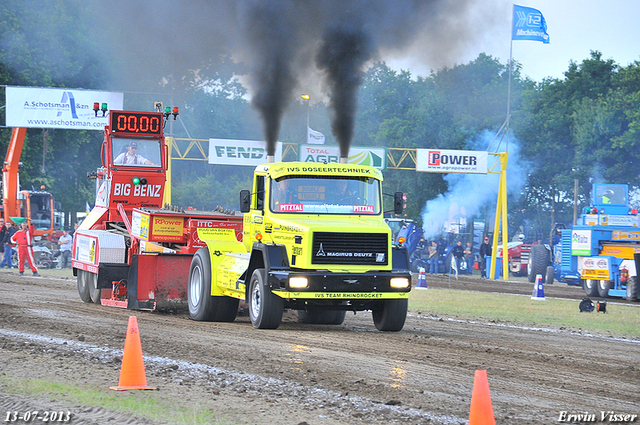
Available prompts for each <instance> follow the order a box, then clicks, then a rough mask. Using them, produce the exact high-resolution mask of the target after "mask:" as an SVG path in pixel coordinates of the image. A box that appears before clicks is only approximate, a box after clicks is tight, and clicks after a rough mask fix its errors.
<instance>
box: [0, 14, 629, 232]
mask: <svg viewBox="0 0 640 425" xmlns="http://www.w3.org/2000/svg"><path fill="white" fill-rule="evenodd" d="M45 9H46V10H45ZM41 13H47V14H48V15H51V14H57V15H56V16H57V19H59V21H60V24H59V25H60V28H62V27H64V28H65V29H66V31H68V32H71V34H68V33H66V34H65V35H64V36H65V37H74V43H68V44H62V43H56V41H55V40H54V39H52V37H50V36H48V35H47V34H45V32H46V31H45V30H46V28H39V27H38V20H37V19H34V20H32V21H30V22H23V21H21V20H18V19H17V17H16V16H15V15H14V14H13V11H12V10H11V8H10V7H9V6H5V7H3V8H0V38H2V39H3V40H5V42H3V43H1V44H0V85H3V86H4V85H15V86H36V87H69V88H84V89H95V90H113V91H124V92H125V108H126V109H139V110H151V109H152V105H153V101H156V100H162V101H164V102H165V104H171V105H172V106H178V107H179V108H180V120H179V122H176V123H173V125H172V127H171V133H172V135H173V136H175V137H192V138H202V139H208V138H230V139H250V140H262V139H263V135H262V125H261V123H260V119H259V116H258V114H257V113H256V112H255V110H254V109H253V108H252V107H251V104H250V101H248V100H247V99H248V98H249V96H248V93H247V91H246V89H245V87H243V86H242V84H240V82H239V79H238V77H237V76H238V75H241V74H242V69H240V68H239V66H237V65H236V64H234V62H233V61H232V60H231V59H230V57H224V56H221V57H218V58H213V59H211V58H208V59H207V60H206V62H203V64H202V67H201V69H199V70H197V72H194V71H193V70H191V71H182V73H180V72H179V71H176V72H175V73H173V74H171V75H166V76H165V78H163V79H162V81H157V80H151V79H146V78H145V77H144V75H141V76H140V80H139V81H138V82H136V83H137V84H136V87H139V90H135V92H134V91H127V90H118V89H117V88H114V87H111V86H110V85H109V81H110V79H109V78H105V75H108V74H109V73H115V72H117V70H116V69H110V68H109V63H108V62H106V61H105V60H104V59H103V58H101V57H100V56H98V55H91V54H87V53H86V52H88V51H91V50H90V49H83V46H84V44H89V43H91V40H90V39H88V36H87V34H90V31H88V28H86V27H83V26H82V25H78V24H77V23H73V13H71V12H70V11H68V10H64V5H62V4H57V5H55V6H48V7H45V8H43V10H42V11H41ZM49 17H50V16H49ZM65 22H66V23H67V24H69V25H67V26H65V25H64V24H65ZM28 31H31V32H33V33H35V34H36V35H38V34H40V33H41V36H39V37H38V36H36V37H33V34H31V37H29V38H27V37H25V36H24V34H25V33H26V32H28ZM34 40H35V41H34ZM53 44H55V46H53ZM53 48H55V49H56V55H55V56H52V55H50V54H46V50H47V49H53ZM54 58H55V59H54ZM508 66H509V64H506V63H501V62H500V61H499V60H498V59H497V58H494V57H492V56H490V55H487V54H484V53H481V54H479V55H478V57H477V58H476V59H474V60H472V61H470V62H468V63H465V64H457V65H454V66H451V67H445V68H441V69H438V70H434V71H432V72H431V74H430V75H428V76H414V75H412V74H411V73H410V72H409V71H406V70H402V71H396V70H393V69H391V68H390V67H389V66H387V65H386V64H385V63H384V62H379V63H375V64H372V65H371V66H370V67H369V68H368V69H367V70H366V72H365V74H364V78H363V84H362V86H361V87H360V90H359V99H358V112H357V117H356V122H355V134H354V139H353V141H352V146H368V147H387V148H394V147H395V148H439V149H469V148H470V147H474V148H476V149H477V150H481V149H482V150H484V149H486V148H487V147H488V146H487V145H486V143H485V145H484V146H483V145H482V143H479V142H478V140H485V139H486V134H495V133H497V131H498V130H499V129H500V128H501V126H502V125H503V124H504V123H505V120H506V112H507V90H508V82H509V81H508V79H509V75H510V73H509V68H508ZM511 66H512V69H511V71H512V72H511V78H512V81H511V96H510V112H511V117H510V119H509V137H510V138H511V140H512V142H510V143H513V144H514V146H515V145H517V146H518V150H519V155H518V158H519V161H520V163H518V164H515V163H514V166H516V165H517V166H525V165H526V167H524V168H525V169H526V173H525V176H524V184H523V185H522V187H520V188H518V190H517V191H515V192H512V193H510V194H509V225H510V226H512V227H513V229H510V233H511V232H514V231H516V229H518V228H520V227H522V228H524V229H527V228H530V229H538V230H540V231H542V232H543V234H548V233H549V230H550V228H551V225H552V221H556V222H563V223H567V224H569V223H571V221H572V216H573V208H574V182H575V180H577V181H578V182H579V186H578V193H577V200H578V208H579V209H581V208H582V207H584V206H587V205H588V202H589V201H588V200H589V196H590V190H591V184H592V183H598V182H605V183H626V184H629V185H630V187H631V188H632V189H633V190H635V191H637V190H638V186H639V185H638V173H639V172H640V169H639V168H638V167H637V164H638V162H639V160H640V150H638V149H637V147H638V144H639V143H640V62H638V61H636V62H634V63H632V64H629V65H626V66H621V65H618V64H617V63H616V62H615V61H614V60H613V59H603V55H602V53H601V52H598V51H593V52H591V54H590V56H589V57H588V58H585V59H583V60H582V61H580V62H571V63H570V64H569V66H568V69H567V71H565V73H564V78H562V79H558V78H545V79H543V80H542V81H540V82H536V81H532V80H531V79H529V78H528V77H526V76H523V75H522V69H521V66H520V64H518V63H517V62H514V63H513V64H512V65H511ZM0 91H4V87H1V88H0ZM301 93H302V91H301ZM3 94H4V93H3ZM297 100H298V101H295V100H294V101H292V103H291V105H290V107H289V109H288V110H287V111H286V113H285V115H284V118H283V121H282V126H281V131H280V138H279V139H280V141H281V142H291V143H301V144H302V143H304V142H305V138H306V118H307V113H308V114H309V121H310V123H311V127H312V128H314V129H315V130H317V131H321V132H322V133H324V134H325V136H326V137H327V144H335V140H334V138H333V137H332V135H331V124H330V120H329V112H328V111H327V109H326V107H325V106H324V105H323V104H322V103H312V104H310V105H307V104H306V103H305V102H304V100H302V99H297ZM307 108H308V109H307ZM4 115H5V109H4V108H2V109H0V122H2V121H3V120H4ZM10 135H11V129H9V128H0V152H6V149H7V146H8V143H9V139H10ZM102 137H103V134H102V132H99V131H84V130H82V131H78V130H52V129H50V130H42V129H29V130H28V131H27V138H26V141H25V146H24V150H23V152H22V162H23V166H22V167H21V169H20V171H21V172H20V181H21V184H22V186H23V188H31V186H33V187H40V186H41V185H45V186H46V188H47V190H49V191H51V192H52V193H53V194H54V196H55V198H56V200H57V201H58V202H60V203H61V205H62V209H63V211H66V212H74V211H84V208H85V203H86V202H89V203H90V204H92V203H93V200H94V198H95V183H94V181H91V180H89V179H87V177H86V175H87V172H89V171H94V170H95V169H96V168H97V167H99V166H100V165H101V164H100V144H101V143H102ZM173 165H174V167H173V203H174V204H177V205H181V206H184V207H186V206H192V207H195V208H198V209H213V208H214V207H216V206H217V205H221V206H224V207H228V208H232V209H233V208H236V209H237V207H238V192H239V190H240V189H245V188H248V187H249V185H250V175H251V172H252V170H251V169H250V167H231V166H213V165H209V164H207V163H206V162H205V161H175V162H174V164H173ZM384 177H385V186H386V188H385V189H386V190H385V191H386V192H389V193H392V192H395V191H402V192H405V193H406V194H407V198H408V202H407V211H406V213H407V216H408V217H410V218H413V219H416V220H417V221H418V222H420V221H421V217H422V213H423V212H424V209H425V205H427V202H428V201H430V200H433V199H435V198H437V197H438V196H442V195H446V193H447V192H448V191H449V190H450V185H451V182H450V180H448V179H447V178H445V176H443V175H440V174H427V173H415V172H411V171H402V170H386V171H385V172H384ZM635 206H636V207H637V205H635ZM494 207H495V201H493V202H489V203H487V205H486V208H485V209H483V210H482V211H484V212H483V213H479V214H484V217H481V218H484V219H487V220H488V221H490V220H492V219H490V218H489V216H488V215H489V213H490V212H491V211H492V210H493V209H494ZM487 211H489V213H487Z"/></svg>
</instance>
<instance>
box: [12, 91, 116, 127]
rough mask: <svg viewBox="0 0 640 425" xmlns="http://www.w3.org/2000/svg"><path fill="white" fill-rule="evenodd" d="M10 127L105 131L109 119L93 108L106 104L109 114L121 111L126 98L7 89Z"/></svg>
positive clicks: (90, 92)
mask: <svg viewBox="0 0 640 425" xmlns="http://www.w3.org/2000/svg"><path fill="white" fill-rule="evenodd" d="M6 101H7V103H6V104H7V114H6V126H7V127H26V128H59V129H72V130H104V127H105V126H106V125H107V124H109V121H108V120H109V116H108V114H105V116H103V114H102V111H98V114H97V116H96V113H95V111H94V110H93V104H94V103H96V102H98V103H99V104H100V105H101V106H102V104H103V103H105V104H106V106H107V108H108V110H121V109H122V105H123V103H124V95H123V94H122V93H115V92H102V91H92V90H79V89H52V88H38V87H11V86H8V87H7V91H6Z"/></svg>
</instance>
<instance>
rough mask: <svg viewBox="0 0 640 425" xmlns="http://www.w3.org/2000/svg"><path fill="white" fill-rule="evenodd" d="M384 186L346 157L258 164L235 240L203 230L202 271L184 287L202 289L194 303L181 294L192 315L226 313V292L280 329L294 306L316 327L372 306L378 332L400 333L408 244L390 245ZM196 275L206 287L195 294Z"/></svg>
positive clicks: (257, 320)
mask: <svg viewBox="0 0 640 425" xmlns="http://www.w3.org/2000/svg"><path fill="white" fill-rule="evenodd" d="M381 183H382V173H380V171H379V170H377V169H375V168H373V167H367V166H358V165H353V164H320V165H317V164H308V163H298V162H292V163H271V164H264V165H260V166H258V167H256V169H255V172H254V177H253V189H252V190H251V191H249V190H244V191H242V192H241V194H240V201H241V211H242V212H244V218H243V235H242V243H240V242H237V243H234V237H233V235H232V234H231V232H228V234H227V235H223V234H222V233H221V232H220V231H218V232H216V233H215V234H211V235H210V236H208V235H205V234H204V233H203V234H200V238H201V239H202V240H203V241H204V242H205V243H206V244H207V247H206V250H203V253H202V256H199V255H198V253H196V257H198V258H194V261H195V262H196V263H197V264H195V265H192V272H194V271H198V270H203V272H202V273H200V272H197V273H196V275H194V276H192V278H190V281H192V282H194V284H193V285H192V284H191V283H190V285H189V288H190V290H191V291H193V292H197V293H198V294H201V295H202V296H200V295H198V296H196V297H193V300H197V301H198V302H197V303H192V302H191V300H192V297H191V296H189V297H188V298H189V301H190V305H189V307H190V311H191V315H192V317H195V318H197V319H198V320H200V319H202V320H208V318H209V317H217V316H216V313H215V311H223V310H226V311H230V310H232V308H231V307H230V306H228V305H227V304H228V300H224V299H223V298H220V296H227V297H232V298H238V299H244V300H245V301H246V302H247V304H248V305H249V314H250V316H251V321H252V324H253V325H254V326H255V327H257V328H261V329H263V328H267V329H268V328H276V327H278V326H279V325H280V320H281V318H282V314H283V311H284V310H285V309H292V310H297V311H298V316H299V317H300V319H301V321H303V322H306V323H322V324H340V323H342V321H343V320H344V313H345V312H346V311H354V312H355V311H364V310H371V311H372V312H373V316H374V323H375V325H376V327H377V328H378V329H379V330H387V331H398V330H400V329H401V328H402V327H403V325H404V321H405V318H406V312H407V299H408V295H409V291H410V290H411V273H410V271H409V263H408V253H407V250H406V248H405V247H403V246H399V245H394V243H393V241H392V237H391V230H390V229H389V226H387V224H386V223H385V221H384V219H383V200H382V189H381ZM401 198H402V194H401V193H398V194H396V195H395V197H394V206H395V205H398V204H399V205H400V206H401V202H402V199H401ZM221 254H224V255H221ZM225 256H226V258H225ZM209 276H211V277H210V278H209ZM202 280H207V281H209V280H210V281H211V286H210V289H208V288H206V289H205V291H202V289H201V287H200V284H199V282H201V281H202ZM210 295H213V297H209V296H210ZM216 296H217V298H216ZM207 311H211V313H210V314H207V313H206V312H207ZM228 318H232V317H231V315H230V316H229V317H228ZM233 318H235V316H233Z"/></svg>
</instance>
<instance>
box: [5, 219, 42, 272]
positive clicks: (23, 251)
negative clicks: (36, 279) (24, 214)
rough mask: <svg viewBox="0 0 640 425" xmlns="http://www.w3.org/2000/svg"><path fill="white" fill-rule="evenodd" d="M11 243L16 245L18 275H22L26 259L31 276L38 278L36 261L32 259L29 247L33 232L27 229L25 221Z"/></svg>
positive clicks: (31, 250)
mask: <svg viewBox="0 0 640 425" xmlns="http://www.w3.org/2000/svg"><path fill="white" fill-rule="evenodd" d="M11 242H13V243H14V244H18V271H19V272H20V275H24V260H25V258H26V259H27V260H28V261H29V267H30V268H31V271H32V272H33V275H34V276H40V275H39V274H38V269H37V268H36V260H35V258H34V257H33V248H32V247H31V244H32V243H33V232H32V230H31V229H29V225H28V224H27V222H26V221H25V222H23V223H22V224H21V225H20V230H18V231H17V232H16V233H15V234H14V235H13V236H12V237H11Z"/></svg>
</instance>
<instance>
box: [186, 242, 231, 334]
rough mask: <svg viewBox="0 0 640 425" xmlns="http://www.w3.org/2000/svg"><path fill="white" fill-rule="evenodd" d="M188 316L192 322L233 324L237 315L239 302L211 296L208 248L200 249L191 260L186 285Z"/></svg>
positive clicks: (228, 298)
mask: <svg viewBox="0 0 640 425" xmlns="http://www.w3.org/2000/svg"><path fill="white" fill-rule="evenodd" d="M187 299H188V302H189V314H190V315H191V318H192V319H193V320H198V321H205V322H212V321H213V322H233V321H234V320H236V315H237V314H238V303H239V300H238V299H236V298H231V297H225V296H221V297H214V296H212V295H211V259H210V257H209V249H208V248H206V247H205V248H200V249H199V250H198V251H197V252H196V254H195V255H194V256H193V260H191V266H190V267H189V284H188V285H187Z"/></svg>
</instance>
